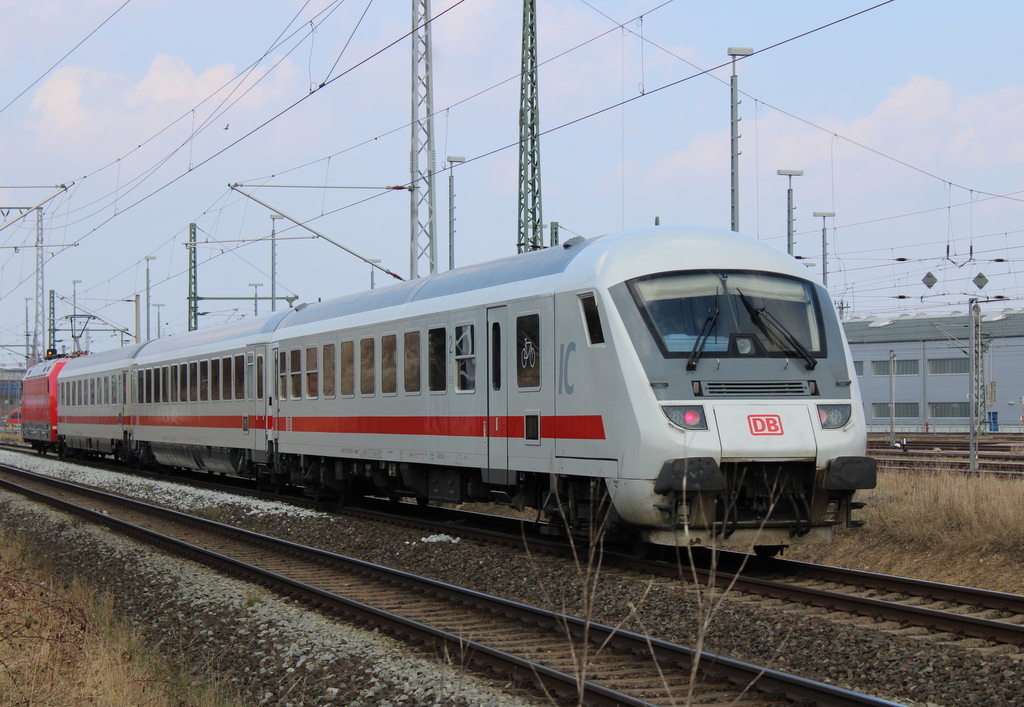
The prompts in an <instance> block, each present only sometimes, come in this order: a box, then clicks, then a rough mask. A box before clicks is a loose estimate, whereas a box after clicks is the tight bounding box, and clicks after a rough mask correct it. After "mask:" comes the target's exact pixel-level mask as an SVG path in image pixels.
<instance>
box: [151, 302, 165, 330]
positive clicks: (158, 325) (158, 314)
mask: <svg viewBox="0 0 1024 707" xmlns="http://www.w3.org/2000/svg"><path fill="white" fill-rule="evenodd" d="M153 306H154V307H156V338H158V339H159V338H160V308H161V307H163V306H164V305H163V303H160V304H158V303H156V302H154V303H153Z"/></svg>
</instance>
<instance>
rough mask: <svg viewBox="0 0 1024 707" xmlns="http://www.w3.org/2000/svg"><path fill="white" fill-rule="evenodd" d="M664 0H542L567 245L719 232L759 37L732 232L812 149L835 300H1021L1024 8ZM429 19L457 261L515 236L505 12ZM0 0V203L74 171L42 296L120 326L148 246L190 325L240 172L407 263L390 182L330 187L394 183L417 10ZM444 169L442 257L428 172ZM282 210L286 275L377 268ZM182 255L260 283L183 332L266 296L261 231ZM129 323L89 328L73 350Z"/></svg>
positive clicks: (753, 226) (751, 225)
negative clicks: (827, 215) (193, 235)
mask: <svg viewBox="0 0 1024 707" xmlns="http://www.w3.org/2000/svg"><path fill="white" fill-rule="evenodd" d="M662 1H663V0H643V1H639V2H612V1H611V0H587V1H586V2H584V1H583V0H538V8H537V11H538V16H539V46H540V57H541V61H542V62H545V63H543V65H542V66H541V69H540V122H541V129H542V130H543V131H547V132H546V134H545V135H544V136H543V137H542V142H541V161H542V179H543V204H544V219H545V221H552V220H553V221H558V222H559V223H560V224H561V227H562V238H563V240H564V239H566V238H568V237H570V236H572V235H575V234H579V235H583V236H586V237H591V236H595V235H599V234H602V233H607V232H613V231H617V230H621V229H622V228H631V227H635V226H642V225H649V224H653V222H654V219H655V217H660V219H661V223H663V224H669V223H683V224H694V225H707V226H715V227H722V228H728V227H729V223H730V188H729V186H730V177H729V154H730V153H729V150H730V147H729V87H728V81H729V74H730V68H729V66H728V63H727V62H728V57H727V55H726V50H727V48H728V47H731V46H740V47H752V48H754V49H755V50H759V52H760V50H765V51H763V52H760V53H758V54H756V55H754V56H751V57H749V58H747V59H744V60H742V61H740V62H738V65H737V73H738V75H739V85H740V89H741V91H742V92H743V94H744V95H743V98H742V104H741V106H740V115H741V117H742V122H741V125H740V132H741V133H742V139H741V150H742V156H741V158H740V160H741V168H740V206H741V213H740V230H741V231H743V232H745V233H749V234H751V235H754V236H757V237H759V238H762V239H764V240H767V241H768V242H770V243H772V244H773V245H775V246H776V247H778V248H780V249H782V250H785V248H786V184H787V180H786V178H785V177H780V176H777V175H776V170H778V169H802V170H804V172H805V175H804V176H802V177H796V178H794V179H793V186H794V192H795V202H796V232H797V236H796V238H797V249H796V252H797V254H798V255H802V256H806V257H807V258H808V259H809V260H810V261H812V262H813V263H814V264H815V266H814V267H813V268H811V271H812V272H813V273H814V274H815V275H816V276H817V277H820V272H821V229H822V219H820V218H813V217H812V215H811V214H812V212H814V211H834V212H835V213H836V217H835V219H834V224H833V223H832V221H833V219H828V240H829V260H828V263H829V278H828V283H829V289H830V291H831V292H832V295H833V298H834V299H835V300H837V301H839V300H841V301H843V302H845V304H846V305H848V307H849V308H850V309H849V310H848V311H847V313H848V314H860V315H865V314H879V315H882V314H892V313H895V312H915V311H920V310H922V309H928V310H933V311H951V310H955V309H960V310H963V309H965V308H966V300H967V297H968V296H973V295H979V296H981V297H990V298H994V297H996V296H998V295H1002V296H1005V297H1007V298H1009V300H1011V301H1009V302H1002V303H1000V302H992V303H988V304H986V305H985V308H986V309H999V308H1001V307H1004V306H1013V307H1020V306H1022V303H1021V301H1020V300H1021V299H1024V281H1022V280H1021V278H1020V277H1019V276H1018V270H1019V269H1020V267H1021V263H1022V258H1024V251H1022V246H1024V240H1022V236H1021V234H1022V227H1021V225H1019V224H1020V221H1018V219H1020V218H1022V216H1024V208H1022V206H1024V204H1022V201H1021V200H1022V199H1024V174H1022V169H1021V167H1022V165H1024V134H1022V126H1024V76H1022V75H1021V67H1024V43H1022V42H1021V41H1020V34H1021V30H1022V29H1024V21H1022V20H1024V4H1021V3H1011V2H989V3H972V4H967V3H954V2H945V1H941V2H937V1H934V0H933V1H931V2H925V1H924V0H894V1H893V2H890V3H888V4H886V5H883V6H881V7H878V8H876V9H873V10H871V11H869V12H866V13H864V14H861V15H859V16H856V17H853V18H852V19H847V20H845V21H842V22H838V23H837V24H834V25H832V26H829V27H825V28H823V29H820V30H818V31H813V30H817V29H818V28H821V27H823V26H825V25H828V24H829V23H833V22H836V21H837V20H842V19H843V18H845V17H847V16H848V15H853V14H855V13H858V12H860V11H862V10H865V9H867V8H869V7H871V6H872V4H873V3H872V2H870V0H857V1H854V0H833V1H832V2H828V3H822V2H803V1H794V2H789V3H766V2H763V1H756V0H734V1H733V2H730V3H724V4H723V3H720V2H706V1H705V2H684V1H682V0H674V1H672V2H668V3H667V4H664V5H660V3H661V2H662ZM122 5H124V7H123V8H121V9H120V10H118V8H119V7H121V6H122ZM659 5H660V6H659ZM449 7H451V9H450V11H447V12H445V11H446V10H447V9H448V8H449ZM115 11H116V12H115ZM364 11H365V16H364ZM432 11H433V15H434V16H435V18H436V19H435V22H434V25H433V35H432V41H433V66H432V71H433V82H434V108H435V111H437V116H436V119H435V124H434V129H435V140H436V154H437V162H438V168H439V169H441V168H443V167H444V166H446V164H445V158H446V155H462V156H465V157H466V158H467V160H468V161H467V163H466V164H463V165H459V166H457V167H456V168H455V179H456V193H457V198H456V202H457V234H456V244H457V255H456V261H457V264H461V265H464V264H468V263H472V262H478V261H482V260H487V259H490V258H493V257H498V256H503V255H507V254H510V253H513V252H515V248H516V229H517V212H516V205H517V189H518V153H517V151H516V149H515V147H514V143H515V141H516V140H517V137H518V108H519V80H518V72H519V67H520V42H521V18H522V8H521V6H519V5H518V4H517V3H515V2H496V1H495V0H463V1H462V2H461V3H458V2H457V0H454V1H453V0H444V1H443V2H435V4H434V5H433V7H432ZM0 13H2V16H3V17H4V25H5V30H6V31H5V33H4V35H5V38H4V41H3V42H2V43H0V77H2V78H0V108H2V110H0V187H3V188H0V206H32V205H34V204H37V203H39V202H41V201H43V200H44V199H46V198H47V197H50V196H52V195H53V194H54V193H55V191H54V189H52V188H39V189H12V188H8V187H14V186H41V185H56V184H72V183H74V184H73V186H71V187H70V188H69V189H68V190H67V191H66V192H63V193H61V194H59V195H58V196H57V197H56V198H54V199H52V200H51V201H49V202H48V203H47V204H46V207H45V215H44V226H45V236H44V237H45V241H46V243H47V244H54V247H48V248H47V249H46V253H47V258H46V261H47V262H46V270H45V272H46V281H45V287H46V289H47V290H50V289H54V290H56V292H57V293H58V295H60V296H63V297H67V298H68V300H70V298H71V296H72V291H73V290H77V298H78V303H79V305H81V306H82V307H84V308H87V309H88V310H89V311H92V312H95V313H97V314H99V315H100V316H102V317H104V318H106V319H107V320H109V321H111V322H113V323H115V324H117V325H119V326H124V327H128V328H129V329H131V330H132V331H134V328H135V327H134V308H133V306H132V305H131V304H129V303H126V302H124V300H126V299H130V298H132V297H133V296H134V294H135V293H141V294H142V295H143V304H144V303H145V282H146V274H145V272H146V271H145V261H144V257H145V256H147V255H152V256H155V257H156V260H153V261H151V263H150V267H151V271H150V276H151V296H152V301H153V302H155V303H163V304H164V305H165V306H164V307H163V309H162V313H161V320H162V323H163V327H164V331H165V333H167V334H175V333H179V332H182V331H184V330H185V328H186V300H185V297H186V294H187V292H186V290H187V280H186V274H185V273H186V265H187V254H186V249H185V248H184V246H183V245H182V244H183V243H184V242H185V241H186V240H187V231H188V224H189V223H190V222H195V223H197V224H198V227H199V236H200V240H201V241H202V240H210V241H213V240H219V241H229V240H234V239H243V238H244V239H254V238H266V237H268V236H269V232H270V218H269V212H268V211H267V210H266V209H265V208H263V207H261V206H259V205H258V204H256V203H255V202H252V201H249V200H248V199H246V198H245V197H242V196H240V195H238V194H236V193H234V192H232V191H230V190H229V189H228V187H227V185H228V184H229V183H236V182H241V183H246V184H249V185H251V186H250V187H247V188H246V190H247V191H249V192H250V193H252V194H253V195H255V196H257V197H258V198H259V199H261V200H262V201H265V202H267V203H270V204H272V205H274V206H276V207H277V208H279V209H280V210H281V211H283V212H284V213H286V214H289V215H290V216H294V217H295V218H297V219H299V220H302V221H307V222H308V223H309V225H310V226H311V227H312V228H315V229H316V230H318V231H320V232H322V233H324V234H325V235H327V236H329V237H330V238H332V239H334V240H336V241H338V242H339V243H342V244H344V245H345V246H347V247H349V248H351V249H353V250H355V251H357V252H359V253H361V254H363V255H365V256H367V257H369V258H380V259H381V260H382V264H383V265H384V266H385V267H387V268H389V269H391V270H392V271H394V272H396V273H398V274H399V275H401V276H402V277H407V276H408V274H409V237H410V236H409V233H410V228H409V211H410V204H409V201H410V200H409V195H408V193H407V192H399V191H391V192H383V191H381V190H379V189H371V190H367V189H359V190H354V189H324V188H323V187H324V185H331V186H347V187H383V186H390V185H402V184H406V183H407V182H408V180H409V144H410V131H409V128H408V122H409V118H410V103H411V97H410V93H411V70H410V63H411V62H410V51H411V44H412V43H411V40H409V39H402V37H403V35H405V34H406V33H408V31H409V29H410V26H411V15H412V11H411V3H408V2H399V3H395V2H381V1H380V0H377V2H370V0H348V2H344V3H341V4H338V3H335V2H332V1H331V0H309V2H308V3H302V2H298V1H297V0H289V1H288V2H283V1H281V0H277V1H276V2H271V1H268V0H220V1H216V2H214V1H211V0H207V1H205V2H203V1H197V0H175V1H174V2H170V1H167V0H130V1H129V2H127V3H125V2H124V0H76V1H74V2H72V1H71V0H67V1H65V0H40V1H39V2H33V3H26V2H22V1H19V0H0ZM112 15H113V16H112ZM111 16H112V17H111ZM641 16H642V18H643V19H642V21H638V20H637V18H639V17H641ZM361 17H362V19H361V21H360V18H361ZM108 18H109V20H108ZM104 21H106V23H105V24H104ZM311 23H312V24H311ZM101 25H102V26H101ZM313 25H315V31H313ZM620 25H621V27H620ZM97 28H99V29H97ZM94 30H95V32H94ZM92 32H94V34H92V36H91V37H90V36H89V35H90V33H92ZM808 32H810V34H806V35H805V36H800V35H804V34H805V33H808ZM86 37H88V39H86ZM793 38H795V39H793ZM83 39H86V41H84V43H82V44H81V46H79V47H78V48H77V49H74V48H75V46H76V45H77V44H79V42H82V40H83ZM790 39H793V41H790V42H788V43H784V44H781V45H780V46H774V45H778V44H779V43H780V42H785V41H786V40H790ZM396 42H397V43H396ZM392 44H394V46H390V48H388V47H389V45H392ZM769 47H773V48H769ZM72 49H74V51H72ZM68 52H71V53H70V55H68V56H67V58H65V59H63V60H62V61H61V57H63V56H64V55H65V54H68ZM339 57H340V58H339ZM58 62H59V63H58ZM336 62H337V63H336ZM55 64H57V66H56V68H54V69H53V70H52V71H51V70H50V69H51V67H53V66H54V65H55ZM335 64H336V66H335ZM695 66H696V67H699V68H700V69H711V68H713V67H717V66H721V67H722V68H718V69H716V70H714V71H712V72H710V74H707V75H696V74H698V71H697V69H695V68H694V67H695ZM249 67H254V68H253V69H252V71H251V72H247V69H248V68H249ZM332 67H335V68H333V69H332ZM691 77H692V78H691ZM328 79H331V80H330V82H329V83H328V84H327V85H326V86H324V87H323V88H321V89H319V90H317V91H315V92H313V93H312V95H310V87H311V86H314V87H315V86H317V85H318V84H320V83H324V82H325V81H327V80H328ZM37 80H38V82H37ZM19 94H22V95H20V97H19ZM641 94H642V95H641ZM623 101H628V102H627V103H625V104H624V105H621V106H619V105H618V104H620V103H621V102H623ZM293 105H294V107H292V108H290V109H289V107H290V106H293ZM4 106H6V107H4ZM595 113H596V115H593V116H592V117H586V116H591V114H595ZM275 116H277V117H275ZM581 118H583V119H582V120H581ZM577 121H578V122H577ZM563 126H564V127H563ZM509 146H511V147H509ZM257 185H267V186H269V185H275V186H277V185H303V186H309V187H317V188H311V189H290V188H257ZM435 189H436V197H437V214H438V226H437V244H438V264H439V267H440V268H441V269H445V268H447V260H448V255H447V254H448V172H447V171H443V172H439V174H438V175H437V181H436V184H435ZM996 195H998V197H999V198H994V197H995V196H996ZM13 215H14V214H13V213H12V214H10V216H9V217H8V218H10V217H11V216H13ZM279 226H281V227H280V228H279V229H278V235H279V237H280V238H281V240H280V241H279V243H278V294H279V295H282V294H294V295H297V296H298V297H299V299H300V300H302V301H316V299H317V298H323V299H327V298H330V297H334V296H337V295H341V294H347V293H350V292H353V291H357V290H360V289H365V288H366V287H368V286H369V279H370V277H369V271H370V268H369V266H367V265H366V264H364V263H362V262H360V261H358V260H356V259H355V258H353V257H352V256H350V255H348V254H346V253H345V252H344V251H342V250H340V249H338V248H336V247H334V246H332V245H330V244H329V243H326V242H325V241H323V240H285V239H286V238H289V237H294V236H300V235H304V232H302V231H300V230H299V229H297V228H293V229H289V230H285V227H284V226H283V224H281V223H280V222H279ZM833 227H834V228H833ZM34 242H35V218H34V216H33V217H30V218H28V219H26V220H25V221H19V222H18V223H16V224H14V225H8V226H7V227H6V228H4V229H3V230H0V245H3V246H16V245H24V244H33V243H34ZM70 243H78V245H77V246H75V247H62V246H60V244H70ZM947 252H948V254H949V257H948V258H947ZM972 253H973V260H972V259H971V255H972ZM199 254H200V255H199V258H200V267H199V294H200V295H205V296H236V297H249V298H250V299H249V300H248V301H235V302H228V301H205V302H203V303H201V306H200V309H201V310H202V311H209V312H212V314H210V315H209V316H204V317H201V319H200V325H201V326H208V325H211V324H215V323H219V322H223V321H226V320H227V319H228V318H230V317H235V316H242V315H248V316H252V311H253V303H252V300H251V296H252V294H253V287H251V286H250V285H249V283H254V282H259V283H264V286H263V287H260V288H259V294H260V295H261V296H263V295H267V294H269V285H270V274H269V271H270V247H269V243H268V242H266V241H263V242H260V243H249V244H246V245H244V246H243V245H241V244H237V243H221V244H215V245H210V246H207V247H204V248H202V249H200V251H199ZM897 258H906V260H905V261H903V260H900V261H897V260H896V259H897ZM0 267H2V270H0V301H2V305H3V306H2V307H0V345H3V346H4V347H5V348H3V349H0V351H2V352H3V353H2V355H0V364H2V365H14V364H19V363H21V362H22V360H23V351H24V348H23V347H24V330H25V323H24V319H25V298H26V297H32V296H33V294H34V280H33V278H34V271H35V253H34V248H27V249H26V248H20V249H18V250H17V251H15V250H13V249H12V248H7V247H5V248H3V249H0ZM425 268H426V264H425V263H421V266H420V269H421V272H423V271H424V270H425ZM929 271H930V272H932V273H934V275H935V276H936V277H937V278H938V284H936V286H935V287H934V288H933V289H931V290H929V289H927V288H926V287H925V286H924V285H923V284H921V278H922V276H924V274H925V273H926V272H929ZM979 272H981V273H984V274H985V276H986V277H987V278H988V279H989V281H990V282H989V284H988V285H987V286H986V287H985V289H984V290H982V291H979V290H977V289H976V288H975V286H974V285H973V284H971V280H972V279H973V278H974V277H975V276H976V275H977V274H978V273H979ZM389 279H390V278H388V277H387V276H386V275H380V274H378V276H377V283H378V285H380V284H386V283H385V281H386V280H389ZM72 280H81V283H80V284H78V285H77V287H75V288H73V286H72ZM899 296H903V297H905V299H897V297H899ZM922 297H923V300H922ZM280 306H285V305H284V304H283V303H282V304H281V305H280ZM268 308H269V303H267V302H260V311H261V312H266V311H268ZM56 311H57V316H58V317H64V316H66V315H68V314H70V312H71V308H70V306H69V305H65V304H63V303H61V302H58V305H57V310H56ZM30 316H32V317H34V306H33V311H32V312H31V313H30ZM151 317H152V319H151V329H152V332H153V335H154V336H155V335H156V318H157V314H156V311H155V310H153V311H152V315H151ZM60 325H61V326H64V327H67V325H68V323H67V320H63V321H62V322H61V324H60ZM92 326H93V327H98V326H101V325H99V324H96V323H94V324H93V325H92ZM142 329H143V332H144V331H145V314H143V321H142ZM58 338H60V339H62V340H64V341H65V342H67V343H69V342H70V336H69V334H67V333H61V334H59V337H58ZM118 341H119V339H118V338H116V337H112V336H111V335H109V334H107V333H99V332H97V333H95V334H94V335H93V339H92V346H93V348H94V349H103V348H109V347H110V346H114V345H117V343H118Z"/></svg>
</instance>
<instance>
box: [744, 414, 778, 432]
mask: <svg viewBox="0 0 1024 707" xmlns="http://www.w3.org/2000/svg"><path fill="white" fill-rule="evenodd" d="M747 426H748V427H749V428H750V434H752V435H781V434H785V433H784V432H783V431H782V418H781V417H779V416H778V415H747Z"/></svg>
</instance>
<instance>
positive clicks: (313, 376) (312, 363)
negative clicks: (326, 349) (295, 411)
mask: <svg viewBox="0 0 1024 707" xmlns="http://www.w3.org/2000/svg"><path fill="white" fill-rule="evenodd" d="M319 376H320V366H318V365H317V347H316V346H310V347H309V348H307V349H306V397H307V398H316V397H318V396H319V394H320V377H319Z"/></svg>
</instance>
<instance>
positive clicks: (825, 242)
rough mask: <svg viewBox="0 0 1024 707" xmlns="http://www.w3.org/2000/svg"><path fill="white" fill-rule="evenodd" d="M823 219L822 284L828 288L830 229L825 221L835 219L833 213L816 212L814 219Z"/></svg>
mask: <svg viewBox="0 0 1024 707" xmlns="http://www.w3.org/2000/svg"><path fill="white" fill-rule="evenodd" d="M819 216H820V217H821V284H823V285H824V286H825V287H828V228H827V227H826V226H825V219H827V218H835V212H833V211H815V212H814V218H818V217H819Z"/></svg>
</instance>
